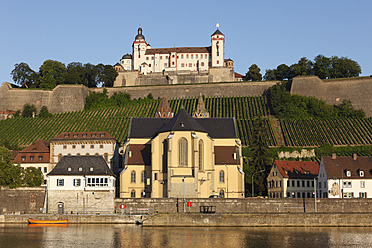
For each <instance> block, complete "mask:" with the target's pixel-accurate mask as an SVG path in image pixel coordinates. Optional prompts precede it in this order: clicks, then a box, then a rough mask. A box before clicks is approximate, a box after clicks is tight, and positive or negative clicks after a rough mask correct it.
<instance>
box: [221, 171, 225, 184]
mask: <svg viewBox="0 0 372 248" xmlns="http://www.w3.org/2000/svg"><path fill="white" fill-rule="evenodd" d="M224 182H225V172H224V171H223V170H220V183H224Z"/></svg>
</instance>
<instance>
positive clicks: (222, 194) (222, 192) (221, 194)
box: [220, 189, 225, 198]
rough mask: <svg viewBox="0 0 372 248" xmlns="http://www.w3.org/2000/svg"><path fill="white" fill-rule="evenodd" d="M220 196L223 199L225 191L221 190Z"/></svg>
mask: <svg viewBox="0 0 372 248" xmlns="http://www.w3.org/2000/svg"><path fill="white" fill-rule="evenodd" d="M220 196H221V197H222V198H225V191H224V190H223V189H221V190H220Z"/></svg>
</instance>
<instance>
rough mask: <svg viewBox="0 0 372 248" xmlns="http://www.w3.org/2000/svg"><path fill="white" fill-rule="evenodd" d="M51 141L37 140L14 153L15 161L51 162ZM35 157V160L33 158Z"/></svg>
mask: <svg viewBox="0 0 372 248" xmlns="http://www.w3.org/2000/svg"><path fill="white" fill-rule="evenodd" d="M49 147H50V146H49V142H47V141H45V140H37V141H35V142H34V143H32V144H31V145H29V146H28V147H26V148H25V149H23V150H22V151H18V152H17V153H16V154H15V153H13V156H14V154H15V156H14V157H13V162H14V163H20V164H22V163H49V156H50V154H49V151H50V149H49ZM32 157H33V160H31V158H32ZM39 157H41V160H39Z"/></svg>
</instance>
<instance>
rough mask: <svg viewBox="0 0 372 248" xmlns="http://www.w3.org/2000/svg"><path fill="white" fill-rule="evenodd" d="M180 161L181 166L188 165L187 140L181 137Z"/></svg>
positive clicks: (179, 147)
mask: <svg viewBox="0 0 372 248" xmlns="http://www.w3.org/2000/svg"><path fill="white" fill-rule="evenodd" d="M178 162H179V166H187V140H186V139H185V138H181V139H180V141H179V142H178Z"/></svg>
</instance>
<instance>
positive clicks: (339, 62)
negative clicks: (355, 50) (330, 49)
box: [330, 56, 362, 78]
mask: <svg viewBox="0 0 372 248" xmlns="http://www.w3.org/2000/svg"><path fill="white" fill-rule="evenodd" d="M360 73H362V69H361V67H360V65H359V64H358V62H356V61H354V60H351V59H348V58H346V57H341V58H339V57H337V56H333V57H331V70H330V78H347V77H358V76H359V74H360Z"/></svg>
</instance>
